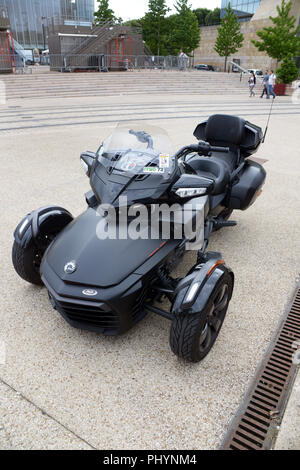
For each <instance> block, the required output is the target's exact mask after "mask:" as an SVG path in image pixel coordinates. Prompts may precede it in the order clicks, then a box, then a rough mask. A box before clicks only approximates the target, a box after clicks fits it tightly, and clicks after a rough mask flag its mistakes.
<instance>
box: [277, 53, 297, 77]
mask: <svg viewBox="0 0 300 470" xmlns="http://www.w3.org/2000/svg"><path fill="white" fill-rule="evenodd" d="M276 74H277V78H278V79H279V80H280V82H282V83H292V82H293V81H294V80H297V78H298V76H299V70H298V67H297V65H296V64H295V61H294V60H293V59H292V58H286V59H283V62H282V64H281V66H280V68H279V69H278V70H277V71H276Z"/></svg>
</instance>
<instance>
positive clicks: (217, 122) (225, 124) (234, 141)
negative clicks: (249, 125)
mask: <svg viewBox="0 0 300 470" xmlns="http://www.w3.org/2000/svg"><path fill="white" fill-rule="evenodd" d="M245 124H246V121H245V120H244V119H241V118H239V117H237V116H229V115H226V114H214V115H213V116H211V117H210V118H209V119H208V121H206V122H205V123H202V124H199V126H197V128H196V130H195V132H194V136H195V137H196V138H197V139H199V140H206V141H207V142H209V143H210V144H211V145H221V144H224V145H225V146H226V145H228V146H230V145H232V146H237V147H238V146H239V145H240V144H241V142H242V140H243V137H244V130H245Z"/></svg>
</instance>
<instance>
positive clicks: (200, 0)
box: [95, 0, 221, 21]
mask: <svg viewBox="0 0 300 470" xmlns="http://www.w3.org/2000/svg"><path fill="white" fill-rule="evenodd" d="M95 3H96V4H97V2H96V0H95ZM174 3H175V0H167V4H168V6H169V7H170V8H172V7H173V5H174ZM189 3H190V4H191V5H192V8H193V9H194V8H209V9H212V10H213V9H214V8H216V7H220V6H221V0H190V2H189ZM109 4H110V8H112V9H113V10H114V12H115V15H116V16H121V17H122V18H123V20H124V21H126V20H128V19H133V18H141V17H142V16H144V14H145V12H146V11H147V10H148V0H110V1H109Z"/></svg>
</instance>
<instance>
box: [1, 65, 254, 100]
mask: <svg viewBox="0 0 300 470" xmlns="http://www.w3.org/2000/svg"><path fill="white" fill-rule="evenodd" d="M39 71H40V72H43V73H38V72H39ZM45 72H46V68H45V67H44V66H40V67H37V66H35V67H33V73H32V74H24V75H15V74H14V75H10V76H5V75H3V76H1V80H3V81H4V83H5V84H6V94H7V99H8V100H10V99H20V98H28V99H31V100H32V99H43V98H44V99H46V98H67V97H70V98H71V97H85V96H86V97H88V96H91V97H92V96H118V95H138V94H147V95H149V94H161V95H166V94H180V95H181V94H182V95H187V94H192V95H193V94H195V95H229V96H233V97H234V96H235V95H237V94H240V95H241V94H247V92H248V83H247V78H243V80H242V82H240V77H239V74H234V73H231V74H227V73H222V72H201V71H197V70H191V71H186V72H183V71H182V72H181V71H161V70H141V71H138V70H134V71H127V72H108V73H99V72H98V73H72V74H71V73H68V74H66V73H59V72H49V73H45Z"/></svg>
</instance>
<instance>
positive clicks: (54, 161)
mask: <svg viewBox="0 0 300 470" xmlns="http://www.w3.org/2000/svg"><path fill="white" fill-rule="evenodd" d="M168 99H169V104H170V106H171V105H172V106H173V107H174V108H175V109H176V104H178V117H177V119H176V114H175V115H173V116H172V119H169V115H168V114H167V115H165V116H164V118H162V114H160V113H159V111H160V109H161V111H162V110H163V109H165V108H164V106H163V105H166V104H168ZM168 99H166V98H161V97H160V96H157V97H153V96H152V97H147V96H146V95H144V96H143V97H141V96H137V97H124V99H122V103H121V104H122V105H124V106H125V105H126V104H130V103H131V104H135V105H137V104H140V105H143V104H144V105H145V108H146V109H145V115H144V116H143V115H140V114H139V115H135V114H134V112H133V113H132V116H133V117H134V118H135V119H140V118H144V119H147V118H148V117H149V115H148V114H147V107H148V106H150V105H152V104H153V103H154V102H155V103H158V113H157V114H155V115H154V119H156V124H157V125H160V126H162V127H164V128H165V129H166V130H167V131H168V132H169V134H170V136H171V137H172V139H173V141H174V144H175V147H178V148H179V147H181V146H182V145H184V144H187V143H191V142H193V141H194V138H193V137H192V133H193V130H194V128H195V126H196V124H197V123H198V122H199V120H202V119H203V116H204V115H209V114H211V113H212V112H216V110H217V109H221V110H222V111H223V112H225V113H232V114H239V113H241V112H242V114H243V115H244V116H245V117H248V118H249V119H250V120H252V121H253V122H254V123H256V124H258V125H261V126H264V125H265V123H266V118H267V112H268V109H269V108H267V107H266V104H265V102H263V103H262V100H259V99H256V100H253V101H252V102H251V104H250V102H249V99H248V96H245V97H243V98H237V97H233V98H232V99H231V100H230V99H229V97H224V98H222V97H205V96H204V97H201V96H198V97H196V98H195V97H192V96H188V95H187V96H184V97H183V96H181V95H180V96H176V95H174V96H173V97H172V100H171V103H170V97H169V98H168ZM117 103H118V99H117V98H114V99H110V98H108V97H107V98H105V97H101V98H95V99H93V100H90V99H82V98H76V99H73V100H68V99H66V100H55V99H52V100H48V101H42V100H41V101H39V100H35V101H34V103H30V102H28V101H26V100H23V101H22V100H20V101H16V102H13V103H10V104H9V106H11V105H13V106H21V108H9V107H8V105H6V106H2V107H1V108H0V119H1V113H2V111H3V112H4V111H5V112H6V111H13V112H16V111H17V110H18V109H19V110H20V109H21V110H22V109H23V108H24V109H25V107H26V109H27V110H29V111H30V107H34V109H35V112H36V113H37V114H38V113H39V112H41V111H42V109H44V108H45V107H47V106H48V107H51V115H52V117H54V118H57V117H58V113H59V112H60V111H62V110H63V109H68V107H69V108H71V107H72V106H79V107H80V106H81V107H82V108H84V107H86V106H92V105H97V106H104V105H106V106H110V105H117ZM159 103H161V108H159ZM184 103H186V105H187V107H188V105H191V103H192V104H197V105H198V110H199V111H195V110H193V112H192V113H191V114H190V115H188V114H186V113H185V115H184V117H181V116H182V113H181V108H180V107H179V106H180V104H184ZM277 103H278V104H277ZM275 105H276V106H277V107H276V106H275ZM283 105H284V109H282V107H283ZM48 111H49V110H48ZM99 115H101V110H99ZM197 115H199V117H198V116H197ZM152 117H153V116H152ZM174 117H175V118H174ZM116 119H118V117H116V116H115V117H109V116H106V117H105V118H103V119H102V120H103V121H105V120H106V121H107V122H101V123H91V124H85V123H84V122H83V123H82V124H76V125H72V122H73V121H72V118H71V121H67V122H66V124H67V123H68V124H70V125H64V122H65V121H62V122H61V124H62V125H61V126H59V127H41V128H37V129H30V128H28V129H23V130H22V129H18V127H20V126H21V124H20V123H19V122H17V123H15V124H14V126H13V127H15V128H16V129H13V130H10V131H8V132H3V131H2V132H1V130H0V137H1V150H0V152H1V163H2V166H1V173H0V201H1V225H0V239H1V246H0V292H1V296H0V337H1V341H2V342H3V343H5V347H6V361H5V363H4V364H2V365H0V378H1V379H2V380H3V381H4V382H5V383H6V384H8V385H9V386H11V387H12V388H13V389H14V390H16V391H17V392H19V393H21V394H22V396H24V397H26V400H28V401H30V403H31V404H32V405H30V406H35V407H36V411H34V410H33V408H31V410H32V411H30V413H31V414H29V415H28V414H27V413H29V412H27V411H26V409H24V408H23V407H22V406H19V405H17V402H16V405H14V406H13V405H12V406H13V408H12V412H11V416H12V417H11V418H10V419H9V420H8V421H7V419H8V418H7V417H6V418H5V415H4V413H5V406H4V408H3V407H2V409H1V413H0V424H1V423H3V425H2V428H4V430H3V429H2V430H0V447H2V446H3V447H5V448H53V447H55V448H66V447H68V448H69V447H70V448H78V449H80V448H83V447H82V446H84V445H86V444H85V443H84V442H87V443H89V445H90V446H93V447H95V448H99V449H216V448H218V447H219V445H220V443H221V441H222V438H223V436H224V433H225V432H226V430H227V428H228V425H229V423H230V421H231V419H232V417H233V416H234V414H235V412H236V410H237V408H238V406H239V403H240V401H241V399H242V397H243V395H244V393H245V392H246V390H247V387H248V385H249V382H250V381H251V378H252V376H253V373H254V371H255V369H256V366H257V364H258V362H259V361H260V360H261V358H262V356H263V354H264V352H265V350H266V349H267V347H268V343H269V341H270V339H271V337H272V335H273V332H274V329H275V328H276V326H277V324H278V320H279V318H280V317H281V315H282V312H283V310H284V306H285V304H286V301H287V299H288V296H289V295H290V293H291V291H292V289H293V286H294V281H295V278H296V276H297V274H298V273H299V266H300V220H299V215H298V214H299V207H300V193H299V176H300V160H299V155H298V153H299V125H300V111H298V107H295V106H294V105H292V104H291V101H289V100H288V99H287V98H283V99H282V100H281V101H280V100H279V99H278V101H277V102H276V103H275V104H274V116H273V117H272V121H271V124H270V128H269V134H268V138H267V140H266V143H265V144H264V145H263V146H261V149H260V150H259V152H258V153H257V157H260V158H263V159H266V160H268V162H267V163H266V164H265V168H266V170H267V172H268V179H267V182H266V185H265V188H264V192H263V195H262V197H261V198H260V199H259V200H258V201H257V202H256V204H255V205H254V206H252V207H251V208H250V209H249V210H248V211H246V212H235V213H234V219H235V220H237V222H238V226H237V227H235V228H229V229H224V230H222V231H220V232H217V233H215V234H213V236H212V237H211V243H210V249H212V250H216V251H221V252H222V253H223V255H224V258H225V260H226V263H227V264H228V265H229V266H230V267H231V268H232V269H233V271H234V272H235V276H236V287H235V291H234V296H233V299H232V302H231V304H230V307H229V311H228V314H227V318H226V320H225V323H224V327H223V328H222V331H221V333H220V336H219V338H218V340H217V342H216V344H215V346H214V348H213V350H212V352H211V353H210V354H209V356H207V358H206V359H205V360H204V361H203V362H202V363H200V364H197V365H193V364H187V363H185V362H183V361H181V360H179V359H178V358H177V357H175V356H173V355H172V353H171V351H170V349H169V345H168V338H169V327H170V325H169V323H168V321H167V320H165V319H163V318H160V317H157V316H155V315H154V314H149V315H148V316H147V318H146V319H145V320H144V321H143V322H141V323H140V324H138V325H137V326H136V327H135V328H134V329H133V330H131V331H129V332H128V333H127V334H126V335H124V336H122V337H117V338H108V337H103V336H101V335H97V334H95V333H90V332H86V331H80V330H76V329H73V328H71V327H70V326H69V325H68V324H67V323H66V322H65V321H64V320H63V319H62V318H61V316H60V315H59V314H58V313H57V312H55V311H54V310H53V309H52V307H51V305H50V303H49V300H48V296H47V292H46V290H45V289H43V288H39V287H34V286H31V285H29V284H26V283H25V282H23V281H22V280H21V279H19V278H18V277H17V275H16V274H15V272H14V270H13V267H12V264H11V245H12V241H13V238H12V233H13V230H14V228H15V226H16V225H17V223H18V221H19V220H20V219H21V218H22V217H23V216H24V215H25V214H26V213H28V212H29V211H31V210H32V209H35V208H38V207H41V206H43V205H47V204H59V205H62V206H64V207H66V208H67V209H69V210H70V211H71V212H72V213H73V214H74V215H78V214H80V213H81V212H82V211H83V210H84V209H85V201H84V196H83V194H84V193H85V192H86V191H88V189H89V184H88V180H87V178H86V177H85V176H84V174H83V172H82V169H81V167H80V164H79V154H80V152H81V151H83V150H86V149H89V150H96V149H97V146H98V145H99V143H100V141H101V139H102V138H103V137H105V136H106V135H107V134H108V132H110V131H111V129H112V127H114V126H115V124H116ZM3 121H5V118H4V119H3ZM151 122H152V121H151ZM6 124H7V125H6V127H9V126H10V124H9V123H6ZM152 124H153V122H152ZM2 127H3V126H2V123H1V124H0V128H2ZM194 262H195V254H194V253H190V254H188V255H187V256H186V258H185V260H184V262H183V263H182V264H181V266H180V268H179V269H178V271H177V274H180V275H184V274H185V273H186V272H187V270H188V269H189V268H190V267H191V266H192V265H193V263H194ZM3 393H4V396H5V394H6V395H7V398H6V401H8V402H10V400H11V401H12V403H14V400H15V398H14V396H13V394H12V393H13V392H10V391H9V390H7V389H4V392H3ZM17 398H18V397H17ZM17 398H16V399H17ZM26 403H27V402H26ZM24 406H25V405H24ZM26 406H27V404H26ZM28 406H29V405H28ZM41 409H42V410H44V411H45V412H46V413H47V414H48V415H49V417H47V419H46V418H45V417H44V418H43V416H40V411H39V410H41ZM35 415H36V418H34V416H35ZM27 416H29V418H28V417H27ZM51 417H52V419H53V421H54V422H53V423H52V421H51ZM42 418H43V419H45V421H43V423H44V424H43V429H44V431H43V432H41V433H38V432H35V431H34V426H35V423H38V422H39V421H38V420H39V419H42ZM35 420H36V421H35ZM7 422H8V424H7ZM30 423H32V424H30ZM58 423H60V425H61V426H62V427H63V428H59V425H58ZM56 427H58V428H59V429H60V430H61V432H58V433H56V434H57V435H56V437H54V434H55V431H54V429H56ZM0 428H1V426H0ZM7 429H8V432H7ZM65 429H68V432H69V433H70V434H68V433H67V431H66V434H65ZM72 433H75V434H76V436H78V437H79V440H78V441H77V440H76V439H77V438H76V439H75V437H74V435H73V434H72ZM25 435H26V437H24V436H25ZM10 436H13V438H12V439H11V438H10ZM80 438H81V439H82V441H80Z"/></svg>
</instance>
